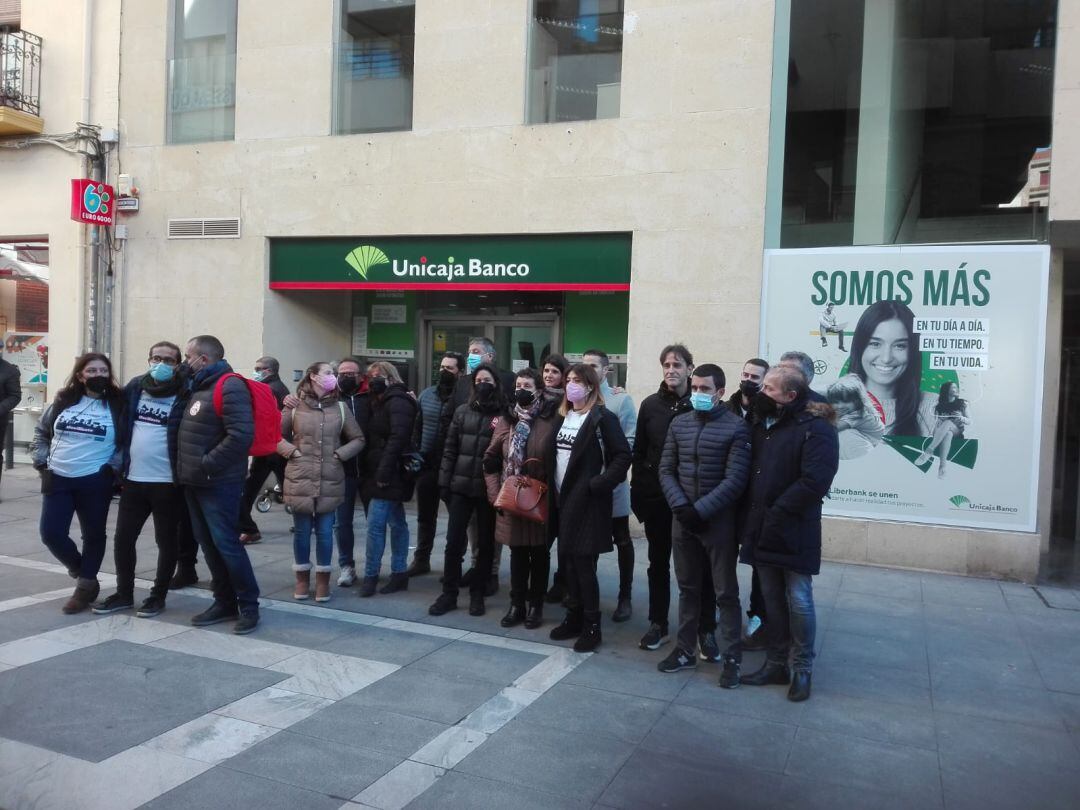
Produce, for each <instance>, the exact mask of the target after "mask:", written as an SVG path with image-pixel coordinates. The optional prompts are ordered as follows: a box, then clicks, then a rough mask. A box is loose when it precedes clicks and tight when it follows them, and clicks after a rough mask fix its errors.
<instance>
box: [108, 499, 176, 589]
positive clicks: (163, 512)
mask: <svg viewBox="0 0 1080 810" xmlns="http://www.w3.org/2000/svg"><path fill="white" fill-rule="evenodd" d="M186 511H187V506H186V504H185V503H184V500H183V495H181V493H180V490H179V488H178V487H176V486H175V485H174V484H164V483H162V484H146V483H142V482H139V481H125V482H124V491H123V493H121V495H120V505H119V507H118V508H117V510H116V534H115V536H114V537H113V559H114V560H115V561H116V592H117V593H118V594H120V595H121V596H126V597H127V598H129V599H130V598H132V596H133V595H134V592H135V563H136V559H137V557H136V553H135V543H136V541H137V540H138V539H139V533H140V532H141V531H142V529H143V526H144V525H146V519H147V518H148V517H150V516H151V515H153V516H154V541H155V542H156V543H157V549H158V558H157V572H156V573H155V574H154V587H153V588H151V589H150V595H151V596H159V597H161V598H162V599H164V598H165V596H166V595H167V594H168V592H169V580H170V579H171V578H172V574H173V569H175V568H176V554H177V535H178V534H179V529H180V515H181V513H183V512H186Z"/></svg>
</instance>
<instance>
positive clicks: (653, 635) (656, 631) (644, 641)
mask: <svg viewBox="0 0 1080 810" xmlns="http://www.w3.org/2000/svg"><path fill="white" fill-rule="evenodd" d="M667 640H668V627H667V625H666V624H655V623H654V624H651V625H649V630H648V632H646V633H645V635H643V636H642V637H641V641H639V642H638V646H639V647H641V649H643V650H659V649H660V645H661V644H663V643H664V642H665V641H667Z"/></svg>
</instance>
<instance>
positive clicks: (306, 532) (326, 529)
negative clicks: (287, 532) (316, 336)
mask: <svg viewBox="0 0 1080 810" xmlns="http://www.w3.org/2000/svg"><path fill="white" fill-rule="evenodd" d="M296 396H297V398H298V399H299V400H300V404H299V405H297V406H296V407H295V408H287V409H286V410H285V411H284V412H283V413H282V414H281V441H280V442H279V443H278V454H279V455H280V456H281V457H282V458H284V459H287V462H286V465H285V487H284V489H285V503H286V504H287V505H288V506H289V508H290V509H291V510H292V516H293V571H294V572H295V573H296V588H295V590H294V591H293V599H307V598H308V596H309V595H310V592H311V534H312V531H314V533H315V601H316V602H326V601H327V600H329V599H330V571H331V568H332V561H333V556H334V517H335V516H336V513H337V508H338V506H340V505H341V502H342V501H343V500H344V499H345V469H344V467H343V466H342V463H343V462H347V461H348V460H349V459H351V458H353V457H354V456H356V455H357V454H358V453H359V452H360V451H361V450H363V449H364V434H363V433H362V432H361V431H360V427H359V425H357V424H356V420H355V419H354V418H353V416H352V414H351V413H350V412H349V410H348V409H347V408H346V407H345V404H344V403H343V402H341V400H340V399H339V397H338V382H337V375H335V374H334V370H333V368H331V366H330V364H329V363H323V362H318V363H312V364H311V365H310V366H308V368H307V370H306V371H305V372H304V379H303V380H302V381H301V382H300V385H299V386H297V389H296Z"/></svg>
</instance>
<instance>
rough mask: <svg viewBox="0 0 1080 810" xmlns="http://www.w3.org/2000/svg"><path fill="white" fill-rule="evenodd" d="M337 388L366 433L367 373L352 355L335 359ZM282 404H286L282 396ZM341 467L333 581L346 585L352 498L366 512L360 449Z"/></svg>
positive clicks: (351, 579) (352, 570) (352, 538)
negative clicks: (342, 478) (336, 571)
mask: <svg viewBox="0 0 1080 810" xmlns="http://www.w3.org/2000/svg"><path fill="white" fill-rule="evenodd" d="M337 381H338V391H339V392H340V394H341V402H342V404H344V405H345V409H346V410H347V411H348V412H349V413H350V414H352V417H353V419H355V420H356V424H357V426H358V427H359V428H360V432H361V433H363V434H364V436H365V438H366V437H367V427H368V420H369V419H370V418H371V404H370V402H369V397H368V392H367V377H365V376H364V373H363V371H361V365H360V361H359V360H357V359H356V358H355V357H346V358H344V359H342V360H339V361H338V366H337ZM286 407H289V405H288V400H286ZM342 467H343V469H344V470H345V490H344V495H343V496H342V500H341V505H340V506H339V507H338V508H337V516H336V518H335V519H334V526H335V528H336V530H337V549H338V568H339V569H340V573H339V574H338V581H337V584H338V586H339V587H342V588H347V587H349V586H350V585H352V584H354V583H355V582H356V560H355V558H354V553H355V549H356V532H355V530H354V528H353V522H354V521H355V518H356V501H357V500H358V499H359V501H360V505H361V506H362V507H363V510H364V514H365V515H366V514H367V509H368V502H369V500H368V498H367V497H366V496H364V495H361V491H362V490H361V482H362V480H363V471H364V451H363V450H361V451H360V453H359V454H357V455H355V456H353V457H352V458H350V459H347V460H345V461H343V462H342Z"/></svg>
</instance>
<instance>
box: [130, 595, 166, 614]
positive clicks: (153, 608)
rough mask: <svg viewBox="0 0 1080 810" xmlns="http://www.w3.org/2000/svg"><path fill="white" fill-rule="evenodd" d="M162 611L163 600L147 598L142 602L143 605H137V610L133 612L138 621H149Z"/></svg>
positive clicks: (154, 597)
mask: <svg viewBox="0 0 1080 810" xmlns="http://www.w3.org/2000/svg"><path fill="white" fill-rule="evenodd" d="M164 609H165V600H164V599H162V598H161V597H160V596H148V597H146V599H144V600H143V603H142V604H141V605H139V609H138V610H136V611H135V615H136V616H138V617H139V618H140V619H150V618H153V617H154V616H157V615H158V614H159V613H161V611H163V610H164Z"/></svg>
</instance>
